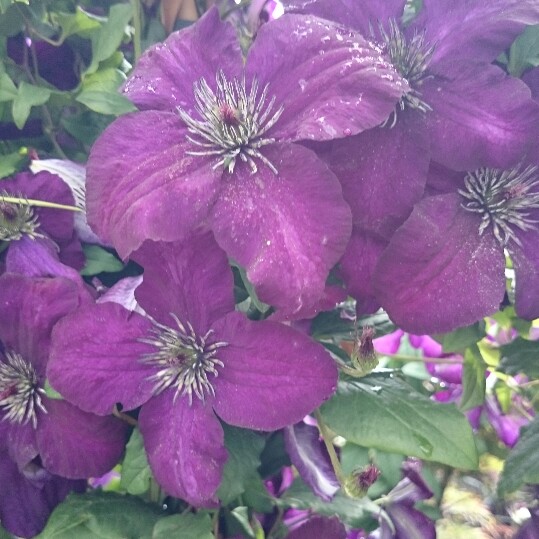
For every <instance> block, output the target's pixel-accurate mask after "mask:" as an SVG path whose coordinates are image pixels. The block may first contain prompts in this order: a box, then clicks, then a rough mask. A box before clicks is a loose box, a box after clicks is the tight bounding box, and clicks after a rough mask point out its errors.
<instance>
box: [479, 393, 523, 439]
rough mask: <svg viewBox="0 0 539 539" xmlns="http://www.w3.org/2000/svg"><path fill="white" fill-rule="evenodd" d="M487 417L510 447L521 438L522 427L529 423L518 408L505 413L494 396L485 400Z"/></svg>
mask: <svg viewBox="0 0 539 539" xmlns="http://www.w3.org/2000/svg"><path fill="white" fill-rule="evenodd" d="M485 408H486V411H487V418H488V420H489V423H490V424H491V425H492V427H493V428H494V430H495V431H496V434H497V435H498V437H499V438H500V440H501V441H502V442H503V443H504V444H505V445H507V446H508V447H513V446H514V445H515V444H516V443H517V442H518V439H519V436H520V428H521V427H523V426H524V425H527V424H528V423H529V421H528V419H526V418H525V417H524V416H523V415H521V414H519V413H518V412H517V411H516V410H514V411H512V412H510V413H508V414H504V413H503V412H502V410H501V408H500V405H499V404H498V401H497V399H496V398H495V397H494V396H488V397H487V399H486V401H485Z"/></svg>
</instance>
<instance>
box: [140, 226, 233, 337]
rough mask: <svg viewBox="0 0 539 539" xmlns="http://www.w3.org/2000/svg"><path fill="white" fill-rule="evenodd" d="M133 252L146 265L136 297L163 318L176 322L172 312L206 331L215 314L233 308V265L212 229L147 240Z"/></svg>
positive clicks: (197, 329) (218, 314)
mask: <svg viewBox="0 0 539 539" xmlns="http://www.w3.org/2000/svg"><path fill="white" fill-rule="evenodd" d="M133 258H134V260H136V261H137V262H138V263H139V264H141V265H142V266H143V268H144V279H143V281H142V284H141V285H140V286H139V287H138V288H137V290H136V291H135V297H136V298H137V301H138V303H139V305H140V306H141V307H142V308H143V309H144V310H145V311H146V312H147V313H148V314H149V315H150V316H152V317H153V318H155V319H156V320H158V321H159V322H161V323H162V324H167V325H171V323H172V324H174V322H173V321H172V320H171V318H170V313H173V314H174V315H176V316H177V317H178V318H179V319H180V320H183V321H184V322H187V321H189V323H190V324H191V325H192V326H193V328H194V329H195V332H196V333H200V334H202V335H204V334H205V333H206V331H208V329H209V328H210V326H211V323H212V322H213V321H214V320H216V319H218V318H221V316H224V315H225V314H226V313H229V312H231V311H233V310H234V295H233V289H234V281H233V277H232V270H231V269H230V266H229V265H228V260H227V257H226V254H225V253H224V251H222V250H221V249H220V247H219V246H218V245H217V243H216V242H215V239H214V238H213V235H212V234H211V233H210V232H206V233H204V234H198V235H193V236H191V237H190V238H189V239H187V240H185V241H184V242H174V243H162V242H161V243H155V242H145V243H144V244H143V245H142V247H141V248H140V249H139V250H138V251H137V252H136V253H134V255H133Z"/></svg>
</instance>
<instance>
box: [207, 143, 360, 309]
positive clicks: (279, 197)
mask: <svg viewBox="0 0 539 539" xmlns="http://www.w3.org/2000/svg"><path fill="white" fill-rule="evenodd" d="M266 156H267V157H268V158H269V159H270V161H272V163H273V164H274V165H275V166H276V168H277V170H278V171H279V173H278V174H277V175H275V174H273V172H271V170H269V169H268V168H264V169H263V170H261V171H259V173H258V174H256V175H252V174H251V173H250V171H249V169H248V167H247V166H242V165H238V169H237V171H236V172H235V177H234V178H230V179H228V180H227V181H226V183H225V184H224V185H223V190H222V193H221V196H220V198H219V200H218V201H217V202H216V204H215V206H214V210H213V214H212V228H213V230H214V232H215V237H216V239H217V242H218V243H219V245H220V246H221V247H222V248H223V249H224V250H225V251H226V252H227V253H228V254H229V255H230V256H231V257H232V258H233V259H234V260H236V261H237V262H239V263H240V264H241V265H242V266H244V267H245V268H246V270H247V276H248V278H249V280H250V281H251V282H252V283H253V284H254V286H255V288H256V291H257V294H258V296H259V298H260V299H261V300H262V301H265V302H266V303H268V304H270V305H273V306H274V307H276V308H277V309H279V310H281V311H282V314H283V316H286V315H288V316H291V317H292V316H294V313H295V312H297V311H299V310H300V309H301V308H302V307H303V308H307V307H308V306H311V305H315V304H318V301H319V300H320V298H321V297H322V295H323V293H324V288H325V281H326V278H327V275H328V273H329V270H330V269H331V267H332V266H333V265H334V264H335V263H336V262H337V261H338V259H339V257H340V256H341V255H342V253H343V252H344V249H345V247H346V243H347V241H348V239H349V237H350V229H351V216H350V210H349V208H348V206H347V205H346V203H345V202H344V200H343V199H342V194H341V188H340V185H339V183H338V181H337V179H336V178H335V176H334V175H333V174H332V173H331V172H330V171H329V170H328V168H327V167H326V166H325V165H324V164H323V163H322V162H321V161H320V160H319V159H318V158H317V157H316V155H315V154H314V153H313V152H312V151H310V150H307V149H306V148H303V147H300V146H297V145H280V144H275V145H273V146H272V147H271V148H268V149H267V150H266Z"/></svg>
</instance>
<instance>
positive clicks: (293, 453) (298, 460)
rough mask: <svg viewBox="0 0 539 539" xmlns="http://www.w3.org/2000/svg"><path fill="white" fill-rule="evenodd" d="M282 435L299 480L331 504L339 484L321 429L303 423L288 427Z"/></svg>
mask: <svg viewBox="0 0 539 539" xmlns="http://www.w3.org/2000/svg"><path fill="white" fill-rule="evenodd" d="M283 432H284V443H285V447H286V452H287V453H288V456H289V457H290V460H291V461H292V464H293V465H294V466H295V467H296V469H297V470H298V473H299V475H300V477H301V478H302V479H303V481H305V483H307V485H309V487H311V489H312V490H313V492H314V493H315V494H316V495H317V496H319V497H320V498H322V499H323V500H325V501H330V500H331V499H332V498H333V496H335V493H336V492H337V491H338V490H339V488H340V484H339V481H338V480H337V477H336V476H335V472H334V471H333V467H332V466H331V461H330V460H329V455H328V453H327V450H326V448H325V446H324V443H323V442H322V441H321V440H320V434H319V432H318V428H316V427H312V426H310V425H306V424H305V423H303V422H301V423H297V424H296V425H291V426H289V427H285V428H284V431H283Z"/></svg>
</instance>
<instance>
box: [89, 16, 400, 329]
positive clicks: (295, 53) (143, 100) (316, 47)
mask: <svg viewBox="0 0 539 539" xmlns="http://www.w3.org/2000/svg"><path fill="white" fill-rule="evenodd" d="M209 42H211V44H212V46H211V47H210V46H208V43H209ZM283 51H286V54H284V53H283ZM407 89H408V86H407V84H406V82H404V81H403V80H402V78H401V77H400V76H399V75H398V73H397V72H396V71H395V69H394V68H393V67H392V66H391V65H390V63H389V62H388V61H387V60H386V59H384V58H383V56H382V55H381V51H380V49H379V47H377V46H375V45H373V44H371V43H369V42H368V41H366V40H365V39H364V38H363V37H362V36H361V35H360V34H359V33H357V32H353V31H348V30H345V29H344V28H342V27H341V26H339V25H336V24H333V23H330V22H327V21H322V20H320V19H317V18H316V17H303V16H299V15H285V16H283V17H281V18H279V19H277V20H274V21H272V22H271V24H265V25H263V26H262V27H261V28H260V30H259V32H258V34H257V36H256V39H255V40H254V43H253V45H252V47H251V48H250V50H249V52H248V55H247V58H246V59H245V60H244V58H243V56H242V52H241V49H240V46H239V43H238V40H237V37H236V34H235V32H234V29H233V27H232V26H231V25H229V24H227V23H223V22H221V21H220V20H219V15H218V12H217V10H216V9H211V10H210V11H209V12H208V13H206V14H205V15H204V16H203V17H202V18H201V19H200V20H199V21H198V22H196V23H195V24H194V25H192V26H191V27H189V28H187V29H184V30H182V31H180V32H178V33H175V34H172V35H171V36H170V37H169V38H168V39H167V40H166V41H165V43H162V44H157V45H154V46H153V47H151V48H150V49H149V50H148V51H147V52H146V53H145V54H143V55H142V57H141V58H140V60H139V62H138V64H137V66H136V67H135V69H134V71H133V73H132V75H131V76H130V77H129V78H128V79H127V81H126V83H125V84H124V88H123V91H124V94H125V95H126V96H127V97H128V98H129V99H131V100H132V101H133V102H134V103H135V104H136V105H137V106H138V107H139V109H141V112H137V113H133V114H130V115H126V116H122V117H121V118H119V119H118V120H116V121H115V122H113V123H112V124H111V126H109V128H108V129H107V130H105V132H104V133H103V134H102V135H101V137H100V138H99V139H98V141H97V142H96V144H95V145H94V147H93V149H92V152H91V154H90V158H89V161H88V185H87V194H88V196H87V206H88V218H89V222H90V224H91V225H92V228H93V229H94V230H95V231H96V232H97V234H98V235H99V236H101V237H102V238H103V239H104V240H106V241H110V242H111V243H112V245H114V247H115V248H116V249H117V251H118V252H119V254H120V256H122V257H126V256H128V255H129V253H131V252H132V251H134V250H136V249H137V248H138V247H139V246H140V245H141V244H142V242H143V241H144V240H146V239H149V240H153V241H181V240H183V239H184V238H186V237H187V236H188V235H189V234H190V233H191V232H192V231H193V230H194V229H196V228H197V227H199V226H200V225H201V224H204V225H206V226H208V227H210V228H211V229H212V230H213V232H214V234H215V237H216V239H217V242H218V243H219V245H220V247H221V248H223V249H224V250H225V251H226V252H227V254H228V255H229V256H230V257H231V258H232V259H233V260H235V261H236V262H237V263H238V264H240V265H241V266H242V267H244V268H245V269H246V271H247V276H248V278H249V280H250V281H251V283H252V284H253V285H254V287H255V289H256V292H257V295H258V297H259V298H260V299H261V301H264V302H265V303H267V304H270V305H272V306H273V307H274V308H276V310H277V311H278V314H279V315H280V316H282V317H283V318H296V319H297V318H302V317H304V316H305V315H306V313H312V312H313V310H315V309H316V307H317V305H318V303H319V301H320V299H321V298H322V296H323V294H324V290H325V282H326V278H327V276H328V273H329V270H330V269H331V268H332V267H333V266H334V265H335V264H336V263H337V261H338V259H339V257H340V256H341V254H342V253H343V252H344V249H345V246H346V243H347V241H348V239H349V234H350V229H351V226H350V212H349V208H348V206H347V205H346V203H345V202H344V200H343V198H342V193H341V188H340V186H339V183H338V181H337V179H336V178H335V176H334V175H333V174H332V173H331V172H330V171H329V170H328V168H327V166H326V165H325V164H324V163H323V162H322V161H321V160H320V159H319V158H318V157H317V156H316V154H315V153H314V152H313V151H312V150H309V149H307V148H306V147H305V146H303V145H301V144H298V142H299V141H302V140H315V141H320V140H332V139H335V138H339V137H346V136H349V135H352V134H355V133H358V132H360V131H364V130H366V129H369V128H371V127H374V126H376V125H378V124H380V123H381V122H383V121H384V120H385V119H386V118H387V117H388V116H389V114H390V113H391V111H392V110H393V109H394V108H395V105H396V104H397V102H398V100H399V99H400V98H401V97H402V95H403V94H404V92H406V91H407ZM111 178H113V181H112V182H111ZM311 316H312V314H311Z"/></svg>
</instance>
